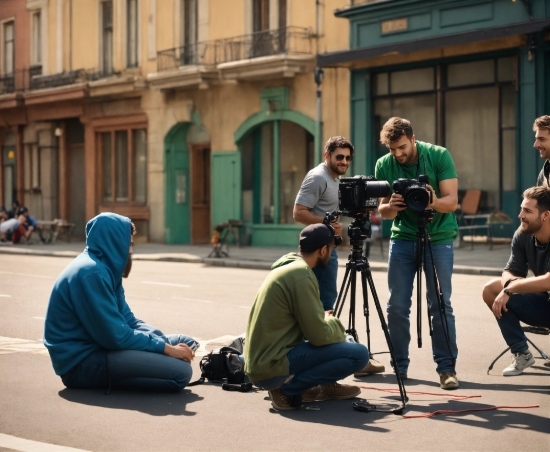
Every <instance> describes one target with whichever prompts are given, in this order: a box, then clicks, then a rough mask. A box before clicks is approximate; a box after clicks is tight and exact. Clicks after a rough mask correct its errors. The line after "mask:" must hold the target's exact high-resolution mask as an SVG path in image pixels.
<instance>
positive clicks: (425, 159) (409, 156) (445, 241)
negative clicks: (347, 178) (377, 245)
mask: <svg viewBox="0 0 550 452" xmlns="http://www.w3.org/2000/svg"><path fill="white" fill-rule="evenodd" d="M380 142H381V143H382V144H384V145H385V146H386V147H387V148H388V149H389V150H390V152H389V153H388V154H386V155H385V156H384V157H381V158H380V159H378V161H377V162H376V169H375V177H376V179H378V180H380V181H383V180H385V181H388V182H389V184H390V185H393V182H394V181H395V180H397V179H409V180H411V179H416V180H418V178H419V176H421V175H426V176H428V181H429V182H428V185H427V186H426V188H427V189H428V190H429V191H430V192H431V202H430V200H428V198H426V199H427V200H428V201H427V205H426V210H425V211H424V212H420V213H417V212H416V211H415V210H416V209H415V210H413V209H412V208H410V206H411V201H409V199H407V203H406V202H405V198H403V196H402V194H399V193H395V191H394V192H393V193H392V194H391V196H387V197H385V198H381V199H380V205H379V207H378V210H379V212H380V215H381V217H382V218H383V219H385V220H393V224H392V228H391V241H390V251H389V258H388V286H389V292H390V298H389V301H388V307H387V312H388V329H389V332H390V337H391V341H392V345H393V348H394V352H395V360H396V361H397V362H396V365H397V366H396V367H397V369H398V371H399V373H400V375H401V378H403V379H406V378H407V372H408V367H409V362H410V360H409V343H410V340H411V333H410V320H409V315H410V310H411V304H412V290H413V285H414V279H415V275H416V272H417V267H418V259H417V257H422V259H423V263H424V273H425V276H426V298H427V299H428V308H429V312H430V318H431V323H432V328H433V334H432V351H433V358H434V361H435V362H436V364H437V369H436V370H437V372H438V373H439V379H440V386H441V388H443V389H454V388H457V387H458V379H457V377H456V370H455V365H456V358H457V354H458V350H457V346H456V329H455V318H454V315H453V308H452V307H451V292H452V287H451V277H452V273H453V258H454V251H453V241H454V239H455V238H456V236H457V234H458V226H457V223H456V218H455V214H454V211H455V210H456V208H457V200H458V179H457V174H456V171H455V167H454V163H453V159H452V157H451V154H449V151H447V149H445V148H442V147H440V146H436V145H433V144H429V143H424V142H422V141H417V140H416V137H415V136H414V133H413V129H412V126H411V123H410V122H409V121H408V120H406V119H402V118H398V117H394V118H390V119H389V120H388V121H387V122H386V124H384V127H383V128H382V131H381V132H380ZM399 191H400V192H402V190H401V189H400V190H399ZM421 193H422V192H421ZM407 204H409V205H407ZM430 209H431V210H432V211H433V219H432V220H431V222H429V223H428V224H427V226H426V232H427V233H428V234H429V236H430V237H431V246H430V245H429V241H426V242H425V246H423V247H422V246H419V241H418V236H417V232H418V230H419V224H420V223H422V222H423V221H426V220H427V219H428V218H429V217H431V216H430V215H428V211H429V210H430ZM419 247H421V248H424V249H423V250H419V249H418V248H419ZM422 251H423V253H422ZM432 252H433V255H432ZM421 253H422V254H421ZM434 265H435V271H436V274H437V280H438V281H439V287H437V288H436V281H435V278H434V270H433V269H434ZM437 292H440V293H441V294H442V300H441V301H442V306H439V302H438V294H437ZM441 310H444V315H443V316H441V315H440V311H441Z"/></svg>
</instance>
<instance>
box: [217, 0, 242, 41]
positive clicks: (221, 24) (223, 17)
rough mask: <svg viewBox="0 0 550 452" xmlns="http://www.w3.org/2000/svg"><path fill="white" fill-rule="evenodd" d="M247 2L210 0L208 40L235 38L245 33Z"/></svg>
mask: <svg viewBox="0 0 550 452" xmlns="http://www.w3.org/2000/svg"><path fill="white" fill-rule="evenodd" d="M245 3H246V0H209V5H210V11H209V19H210V23H209V25H210V26H209V36H208V40H209V41H213V40H216V39H225V38H233V37H236V36H242V35H244V34H245V33H246V32H245V26H244V20H245Z"/></svg>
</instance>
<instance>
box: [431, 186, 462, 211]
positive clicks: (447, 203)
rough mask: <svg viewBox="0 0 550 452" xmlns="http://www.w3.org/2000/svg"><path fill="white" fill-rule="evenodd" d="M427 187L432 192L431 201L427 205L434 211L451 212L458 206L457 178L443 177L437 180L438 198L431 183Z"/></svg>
mask: <svg viewBox="0 0 550 452" xmlns="http://www.w3.org/2000/svg"><path fill="white" fill-rule="evenodd" d="M428 188H429V189H430V190H431V192H432V203H431V204H430V205H429V207H430V208H431V209H433V210H435V211H436V212H440V213H451V212H454V211H455V210H456V208H457V207H458V179H457V178H453V179H445V180H442V181H439V193H440V195H441V196H440V197H439V198H438V197H437V196H436V194H435V190H434V189H433V187H432V186H431V185H428Z"/></svg>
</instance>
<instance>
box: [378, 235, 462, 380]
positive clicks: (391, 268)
mask: <svg viewBox="0 0 550 452" xmlns="http://www.w3.org/2000/svg"><path fill="white" fill-rule="evenodd" d="M424 248H425V258H424V275H425V289H426V298H427V300H428V306H429V312H430V318H431V320H432V327H433V335H432V352H433V358H434V361H435V362H436V364H437V372H438V373H441V372H454V371H455V364H456V363H455V361H456V357H457V355H458V349H457V346H456V328H455V317H454V315H453V308H452V307H451V292H452V287H451V278H452V274H453V259H454V251H453V244H452V243H443V244H438V245H432V249H433V260H434V262H435V268H436V272H437V279H438V280H439V285H440V287H441V292H442V294H443V301H444V305H445V318H446V319H447V321H446V323H445V325H446V327H447V328H446V329H447V331H448V336H449V344H450V347H449V345H448V344H447V340H446V339H445V333H444V330H443V325H442V320H441V316H440V314H439V309H438V302H437V294H436V291H435V287H434V275H433V265H432V258H431V255H430V252H429V247H428V245H426V246H425V247H424ZM416 249H417V243H416V242H415V241H406V240H392V241H391V242H390V250H389V258H388V259H389V262H388V287H389V291H390V299H389V301H388V310H387V312H388V329H389V332H390V338H391V341H392V345H393V349H394V353H395V359H396V361H397V368H398V371H399V373H407V369H408V367H409V362H410V359H409V343H410V341H411V333H410V320H409V316H410V312H411V304H412V291H413V284H414V280H415V276H416V268H417V262H416ZM423 284H424V282H423ZM449 348H450V350H449Z"/></svg>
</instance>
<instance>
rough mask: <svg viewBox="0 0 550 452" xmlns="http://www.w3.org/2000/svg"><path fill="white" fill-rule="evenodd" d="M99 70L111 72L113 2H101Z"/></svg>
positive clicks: (108, 0) (106, 73)
mask: <svg viewBox="0 0 550 452" xmlns="http://www.w3.org/2000/svg"><path fill="white" fill-rule="evenodd" d="M100 58H101V61H100V63H101V71H102V72H103V74H105V75H109V74H112V73H113V2H112V0H107V1H103V2H101V55H100Z"/></svg>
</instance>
